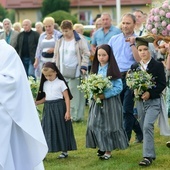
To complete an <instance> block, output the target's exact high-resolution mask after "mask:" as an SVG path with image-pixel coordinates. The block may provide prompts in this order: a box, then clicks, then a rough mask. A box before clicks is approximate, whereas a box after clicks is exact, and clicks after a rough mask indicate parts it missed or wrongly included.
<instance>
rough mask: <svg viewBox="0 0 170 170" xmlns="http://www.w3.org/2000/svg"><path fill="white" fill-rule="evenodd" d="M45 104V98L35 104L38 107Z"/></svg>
mask: <svg viewBox="0 0 170 170" xmlns="http://www.w3.org/2000/svg"><path fill="white" fill-rule="evenodd" d="M44 102H45V97H44V98H42V99H41V100H37V101H35V104H36V105H39V104H43V103H44Z"/></svg>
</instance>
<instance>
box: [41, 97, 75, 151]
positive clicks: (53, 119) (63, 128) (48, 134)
mask: <svg viewBox="0 0 170 170" xmlns="http://www.w3.org/2000/svg"><path fill="white" fill-rule="evenodd" d="M65 113H66V105H65V101H64V100H62V99H59V100H52V101H46V102H45V103H44V109H43V118H42V128H43V132H44V135H45V138H46V141H47V145H48V148H49V150H48V151H49V152H58V151H70V150H76V149H77V146H76V141H75V137H74V132H73V127H72V122H71V120H69V121H65V119H64V116H65Z"/></svg>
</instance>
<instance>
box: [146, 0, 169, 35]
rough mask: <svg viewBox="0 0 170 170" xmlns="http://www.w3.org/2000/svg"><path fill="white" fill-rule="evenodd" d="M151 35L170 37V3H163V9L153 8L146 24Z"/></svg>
mask: <svg viewBox="0 0 170 170" xmlns="http://www.w3.org/2000/svg"><path fill="white" fill-rule="evenodd" d="M146 29H147V30H148V32H149V33H152V34H155V35H163V36H170V2H169V1H168V0H166V1H164V2H163V3H162V6H161V7H155V8H152V9H151V11H150V13H149V16H148V20H147V23H146Z"/></svg>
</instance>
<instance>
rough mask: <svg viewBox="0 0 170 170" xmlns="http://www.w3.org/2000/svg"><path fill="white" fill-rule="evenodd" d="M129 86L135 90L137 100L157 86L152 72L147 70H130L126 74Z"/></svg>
mask: <svg viewBox="0 0 170 170" xmlns="http://www.w3.org/2000/svg"><path fill="white" fill-rule="evenodd" d="M126 83H127V86H128V87H129V88H130V89H131V90H133V91H134V95H135V100H139V99H140V98H141V96H142V94H143V93H144V92H146V91H147V90H148V89H151V88H152V87H154V86H155V82H154V78H153V76H152V74H149V73H147V72H146V71H142V70H137V71H129V72H128V73H127V76H126Z"/></svg>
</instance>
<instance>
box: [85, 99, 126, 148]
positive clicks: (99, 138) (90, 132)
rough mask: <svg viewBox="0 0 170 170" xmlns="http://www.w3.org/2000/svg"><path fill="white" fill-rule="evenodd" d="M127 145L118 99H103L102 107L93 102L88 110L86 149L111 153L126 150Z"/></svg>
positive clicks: (120, 105)
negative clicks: (97, 149)
mask: <svg viewBox="0 0 170 170" xmlns="http://www.w3.org/2000/svg"><path fill="white" fill-rule="evenodd" d="M128 145H129V144H128V138H127V135H126V132H125V130H124V128H123V111H122V104H121V101H120V97H119V96H115V97H111V98H109V99H104V100H103V103H102V107H101V105H100V104H96V102H95V101H94V100H93V101H92V103H91V106H90V110H89V117H88V124H87V132H86V147H87V148H96V147H98V148H99V149H100V150H101V151H112V150H114V149H126V148H127V147H128Z"/></svg>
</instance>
